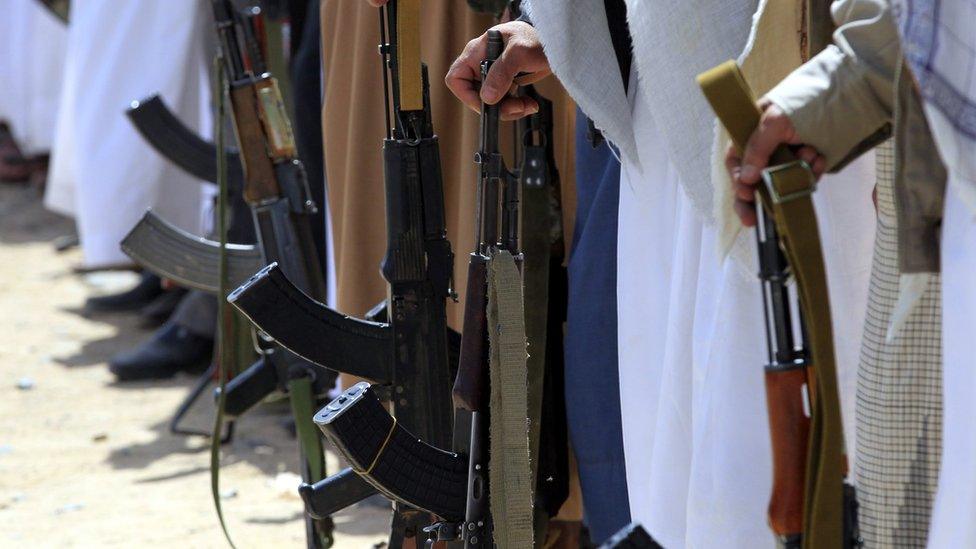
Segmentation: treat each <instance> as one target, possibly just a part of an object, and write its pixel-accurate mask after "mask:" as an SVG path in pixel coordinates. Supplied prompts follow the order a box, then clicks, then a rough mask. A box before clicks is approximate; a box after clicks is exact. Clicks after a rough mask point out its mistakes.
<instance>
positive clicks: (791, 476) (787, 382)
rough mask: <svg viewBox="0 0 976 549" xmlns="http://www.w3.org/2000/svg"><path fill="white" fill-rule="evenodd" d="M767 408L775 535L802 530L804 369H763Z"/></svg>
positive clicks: (806, 432)
mask: <svg viewBox="0 0 976 549" xmlns="http://www.w3.org/2000/svg"><path fill="white" fill-rule="evenodd" d="M765 377H766V407H767V409H768V410H769V412H770V413H769V433H770V437H771V446H772V451H773V491H772V494H771V495H770V498H769V508H768V517H769V526H770V529H772V530H773V533H775V534H776V535H777V536H790V535H794V534H799V533H800V532H802V531H803V494H804V491H805V489H806V470H807V447H808V445H809V441H810V418H809V417H808V416H807V412H806V410H805V407H804V403H803V392H804V391H806V388H807V371H806V368H805V367H801V368H795V369H791V370H770V369H767V370H766V375H765Z"/></svg>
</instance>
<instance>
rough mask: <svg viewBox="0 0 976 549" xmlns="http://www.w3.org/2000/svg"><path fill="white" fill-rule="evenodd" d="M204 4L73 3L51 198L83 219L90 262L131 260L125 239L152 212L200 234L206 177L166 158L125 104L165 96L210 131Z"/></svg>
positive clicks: (190, 121)
mask: <svg viewBox="0 0 976 549" xmlns="http://www.w3.org/2000/svg"><path fill="white" fill-rule="evenodd" d="M205 7H206V3H205V2H199V1H198V0H170V1H167V2H159V1H157V0H76V1H74V2H72V5H71V26H70V29H69V32H68V59H67V62H66V66H65V72H64V89H63V92H62V95H61V101H60V111H59V116H58V129H57V138H56V143H55V146H54V151H53V158H52V168H51V174H50V177H49V181H48V188H47V194H46V196H45V204H46V205H47V206H48V207H49V208H51V209H53V210H55V211H57V212H60V213H64V214H67V215H72V216H74V217H75V219H76V222H77V225H78V232H79V236H80V238H81V244H82V250H83V252H84V264H85V266H87V267H102V266H111V265H117V264H126V263H129V262H130V261H129V259H128V258H127V257H126V256H125V255H124V254H123V253H122V252H121V250H119V241H120V240H121V239H122V238H123V237H124V236H125V235H126V233H128V231H129V230H130V229H131V228H132V227H133V225H135V223H136V222H137V221H138V220H139V218H140V217H141V216H142V215H143V213H144V212H145V210H146V209H147V208H152V209H154V210H156V211H157V213H159V214H160V215H161V216H163V217H164V218H166V219H167V220H169V221H171V222H173V223H175V224H176V225H178V226H180V227H182V228H184V229H186V230H188V231H191V232H194V233H199V232H200V231H201V223H202V216H201V201H202V200H203V186H202V185H201V182H200V181H199V180H196V179H194V178H192V177H190V176H189V175H187V174H185V173H183V172H182V171H181V170H179V169H178V168H177V167H175V166H174V165H172V164H170V163H169V162H168V161H166V160H165V159H164V158H163V157H161V156H160V155H159V154H157V153H156V152H155V151H154V150H153V149H152V148H151V147H150V146H149V145H148V144H147V143H146V142H145V140H143V139H142V137H141V136H140V135H139V134H138V133H137V132H136V130H135V128H134V127H133V126H132V124H131V123H130V122H129V121H128V119H127V118H126V117H125V109H126V108H127V107H128V106H129V104H130V103H131V102H132V101H134V100H139V99H143V98H145V97H147V96H149V95H152V94H155V93H159V94H161V95H162V97H163V98H164V100H165V101H166V103H167V105H169V107H170V108H171V109H173V111H174V112H175V113H176V114H177V115H178V116H179V117H180V119H181V120H182V121H183V122H184V123H185V124H186V125H187V126H189V127H190V128H193V129H195V130H197V131H201V130H204V131H209V128H208V127H207V126H208V125H209V108H207V107H206V105H207V104H208V102H209V94H208V92H207V91H206V88H207V85H206V70H207V69H206V67H207V66H208V63H207V62H206V59H205V52H204V43H205V42H204V39H205V36H206V35H205V34H204V33H205V32H210V30H209V29H210V26H211V25H212V23H211V18H210V16H209V14H208V13H207V11H206V10H205V9H204V8H205ZM203 133H205V132H203Z"/></svg>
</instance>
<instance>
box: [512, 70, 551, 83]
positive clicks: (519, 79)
mask: <svg viewBox="0 0 976 549" xmlns="http://www.w3.org/2000/svg"><path fill="white" fill-rule="evenodd" d="M549 74H550V73H549V72H548V71H536V72H530V73H528V74H520V75H518V76H516V77H515V83H516V84H518V85H519V86H528V85H529V84H535V83H536V82H539V81H540V80H545V78H546V77H547V76H549Z"/></svg>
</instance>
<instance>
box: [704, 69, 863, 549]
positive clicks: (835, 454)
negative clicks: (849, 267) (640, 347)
mask: <svg viewBox="0 0 976 549" xmlns="http://www.w3.org/2000/svg"><path fill="white" fill-rule="evenodd" d="M698 81H699V85H701V87H702V89H703V91H704V93H705V96H706V98H707V99H708V101H709V103H710V104H711V105H712V108H713V109H714V110H715V112H716V114H717V115H718V117H719V121H720V122H721V123H722V124H723V125H724V126H725V128H726V129H727V130H728V132H729V135H730V136H731V138H732V142H733V143H734V144H735V146H736V147H738V148H739V150H742V149H743V148H744V147H745V144H746V142H747V141H748V139H749V136H750V135H751V134H752V132H753V131H754V129H755V128H756V127H757V126H758V125H759V120H760V114H761V113H760V112H759V109H758V108H757V107H756V101H755V99H754V97H753V96H752V91H751V90H750V89H749V86H748V84H747V82H746V80H745V78H744V77H743V75H742V73H741V72H740V70H739V67H738V66H737V65H736V64H735V62H734V61H729V62H727V63H724V64H722V65H720V66H718V67H716V68H714V69H711V70H710V71H708V72H705V73H703V74H701V75H699V77H698ZM770 166H771V167H770V168H768V169H767V170H765V171H764V173H763V183H762V184H760V185H759V186H758V188H757V196H758V200H757V201H756V202H757V204H756V214H757V216H758V224H757V226H756V239H757V242H758V250H759V278H760V280H761V281H762V292H763V312H764V315H765V316H764V319H765V324H766V341H767V349H768V352H769V363H768V364H767V365H766V367H765V379H766V403H767V408H768V411H769V426H770V436H771V440H772V453H773V493H772V495H771V497H770V502H769V524H770V528H771V529H772V530H773V533H774V534H775V535H776V539H777V541H778V543H779V544H780V546H781V547H784V548H785V549H801V548H808V547H839V548H853V547H859V546H860V543H861V541H860V535H859V533H858V526H857V498H856V494H855V492H854V488H853V487H852V486H850V485H849V484H846V483H845V482H844V480H845V476H846V467H847V464H846V456H845V455H844V448H843V445H844V439H843V427H842V424H841V421H840V403H839V398H838V394H837V381H836V369H835V364H834V349H833V335H832V327H831V318H830V307H829V300H828V294H827V285H826V284H827V282H826V274H825V271H824V264H823V254H822V250H821V246H820V237H819V233H818V229H817V223H816V214H815V212H814V210H813V204H812V201H811V195H812V193H813V191H814V189H815V182H814V179H813V175H812V173H811V172H810V168H809V166H807V165H806V164H805V163H804V162H802V161H799V160H797V159H796V157H795V155H794V154H793V152H792V151H791V150H789V149H788V148H787V147H785V146H782V147H779V148H778V149H777V150H776V151H775V152H774V154H773V155H772V157H771V158H770ZM790 279H795V281H796V285H795V289H794V291H792V292H791V285H790V284H789V281H790ZM794 293H795V298H794V297H791V294H794ZM794 299H795V300H796V301H797V302H798V304H799V307H798V308H797V311H798V314H795V313H794V307H793V306H792V303H793V301H794Z"/></svg>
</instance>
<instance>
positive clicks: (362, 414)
mask: <svg viewBox="0 0 976 549" xmlns="http://www.w3.org/2000/svg"><path fill="white" fill-rule="evenodd" d="M503 48H504V44H503V42H502V37H501V35H500V34H499V33H497V32H495V31H489V35H488V57H487V59H486V62H485V63H484V65H483V67H482V70H483V73H487V71H488V70H489V68H490V67H491V63H492V62H493V61H494V60H495V59H497V57H498V56H499V55H500V54H501V51H502V50H503ZM476 161H477V162H478V163H479V165H480V171H481V173H480V177H479V183H478V185H479V186H478V205H477V213H476V219H477V225H476V227H477V229H476V232H477V242H476V246H475V250H474V252H473V253H472V254H471V257H470V262H469V273H468V282H467V290H466V291H467V297H466V299H467V301H466V304H465V314H464V332H463V334H462V341H461V350H460V358H459V369H458V375H457V381H456V383H455V386H454V391H453V393H454V401H455V405H456V406H458V407H459V408H463V409H466V410H469V411H470V412H471V434H470V444H469V447H468V450H467V452H466V453H455V452H450V451H446V450H443V449H442V448H448V447H449V446H448V445H447V444H446V443H441V444H436V445H431V444H428V443H427V442H425V439H424V437H418V436H417V435H416V434H415V433H412V432H411V431H409V430H407V429H405V428H404V426H403V425H401V424H399V421H397V420H395V419H394V418H392V417H390V415H389V414H388V413H387V412H386V410H385V409H384V408H383V406H382V404H381V401H380V398H379V395H378V394H377V393H376V390H375V388H374V387H371V386H370V385H369V384H368V383H360V384H358V385H356V386H354V387H352V388H350V389H349V390H347V391H346V392H345V393H343V394H342V395H340V396H339V397H338V398H337V399H335V400H333V401H332V402H331V403H330V404H329V405H328V406H326V407H325V408H323V409H322V410H321V411H320V412H319V413H318V414H317V415H316V417H315V423H316V424H318V425H319V427H320V428H321V429H322V431H323V432H324V433H325V435H326V437H327V438H328V439H329V440H330V441H332V443H333V444H334V445H335V447H336V448H337V449H338V450H339V451H340V453H342V454H343V455H344V456H345V457H346V458H347V459H348V460H349V461H350V463H352V464H353V466H354V468H355V469H356V471H357V472H358V473H359V474H360V475H361V476H362V477H363V478H365V479H366V480H367V481H369V482H370V483H371V484H373V485H374V486H375V487H376V488H377V489H378V490H379V491H380V492H382V493H384V494H386V495H387V496H389V497H390V498H392V499H394V500H396V501H398V502H401V503H404V504H408V505H411V506H414V507H417V508H419V509H423V510H426V511H429V512H431V513H433V514H434V515H436V516H437V517H438V519H439V522H436V523H435V524H433V525H431V526H430V527H428V528H426V529H425V530H426V531H427V532H428V533H429V534H430V539H429V541H428V543H429V544H432V543H433V542H434V541H458V540H463V543H464V546H465V547H467V548H476V547H491V546H492V544H493V543H494V540H493V531H492V530H493V528H492V520H491V512H490V506H489V500H490V497H489V496H490V494H489V481H488V467H489V462H488V458H489V456H488V453H489V441H488V425H489V410H488V400H489V398H488V394H489V389H490V379H489V368H488V359H489V357H488V325H487V314H486V309H487V305H488V303H487V292H488V266H489V262H490V260H491V258H492V257H493V256H494V255H496V254H498V253H499V252H506V253H511V254H512V256H513V257H515V258H516V261H518V258H519V255H520V254H519V227H518V219H519V185H520V184H525V182H524V181H522V177H521V174H522V173H523V172H524V173H526V174H534V175H533V177H537V176H538V174H539V170H538V167H535V168H534V169H533V170H525V168H524V167H523V169H522V170H519V174H520V175H518V176H517V175H516V174H515V173H513V172H512V171H510V170H509V169H508V168H507V167H506V166H505V162H504V159H503V158H502V155H501V151H500V146H499V113H498V107H497V106H494V105H483V106H482V133H481V144H480V147H479V151H478V153H477V155H476ZM532 161H545V157H544V155H543V157H542V158H540V157H538V156H532V158H531V160H530V159H526V162H532ZM427 440H429V439H427ZM445 442H446V441H445ZM530 527H531V526H530Z"/></svg>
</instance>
